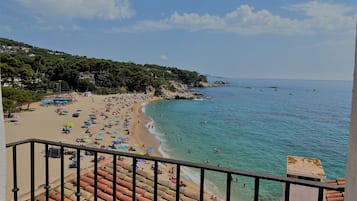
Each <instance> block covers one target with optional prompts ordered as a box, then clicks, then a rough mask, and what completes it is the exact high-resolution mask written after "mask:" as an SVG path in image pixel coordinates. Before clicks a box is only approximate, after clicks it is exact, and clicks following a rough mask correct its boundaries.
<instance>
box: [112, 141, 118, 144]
mask: <svg viewBox="0 0 357 201" xmlns="http://www.w3.org/2000/svg"><path fill="white" fill-rule="evenodd" d="M112 143H113V144H120V142H118V141H112Z"/></svg>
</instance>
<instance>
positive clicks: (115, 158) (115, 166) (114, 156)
mask: <svg viewBox="0 0 357 201" xmlns="http://www.w3.org/2000/svg"><path fill="white" fill-rule="evenodd" d="M113 200H117V155H113Z"/></svg>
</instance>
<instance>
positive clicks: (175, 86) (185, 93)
mask: <svg viewBox="0 0 357 201" xmlns="http://www.w3.org/2000/svg"><path fill="white" fill-rule="evenodd" d="M161 92H162V95H161V96H162V97H163V98H165V99H199V98H202V97H203V94H202V93H199V92H197V91H194V90H192V89H191V88H189V87H188V86H187V85H185V84H181V83H178V82H175V81H171V82H170V86H166V85H165V86H161Z"/></svg>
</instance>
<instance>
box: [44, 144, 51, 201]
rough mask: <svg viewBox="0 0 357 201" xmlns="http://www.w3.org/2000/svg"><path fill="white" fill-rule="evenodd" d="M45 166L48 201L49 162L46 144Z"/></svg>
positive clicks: (47, 196) (46, 145)
mask: <svg viewBox="0 0 357 201" xmlns="http://www.w3.org/2000/svg"><path fill="white" fill-rule="evenodd" d="M45 157H46V158H45V163H46V164H45V165H46V186H45V189H46V201H48V198H49V196H50V195H49V193H50V188H51V187H50V184H49V179H50V176H49V175H50V173H49V161H48V144H45Z"/></svg>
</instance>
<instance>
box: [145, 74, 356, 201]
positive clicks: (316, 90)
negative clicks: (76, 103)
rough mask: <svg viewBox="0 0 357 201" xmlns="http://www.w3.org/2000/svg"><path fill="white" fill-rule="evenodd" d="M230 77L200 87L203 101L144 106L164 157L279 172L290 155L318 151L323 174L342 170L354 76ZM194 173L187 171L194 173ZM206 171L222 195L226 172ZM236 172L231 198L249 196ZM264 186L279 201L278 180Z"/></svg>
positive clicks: (264, 194)
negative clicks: (343, 78)
mask: <svg viewBox="0 0 357 201" xmlns="http://www.w3.org/2000/svg"><path fill="white" fill-rule="evenodd" d="M229 81H230V84H229V85H226V86H222V87H215V88H206V89H199V90H200V91H201V92H203V93H204V94H205V95H206V96H207V97H209V98H207V99H204V100H170V101H167V100H163V101H158V102H154V103H150V104H148V105H146V106H145V113H146V114H147V115H148V116H150V117H151V118H152V119H153V123H154V125H155V129H153V130H152V132H154V133H155V135H156V136H157V137H158V138H159V139H160V140H161V141H162V147H161V151H162V152H163V154H164V155H166V156H170V157H172V158H177V159H184V160H188V161H195V162H201V163H204V162H208V163H209V164H211V165H218V164H219V165H220V166H223V167H231V168H235V169H240V170H248V171H254V172H260V173H270V174H274V175H282V176H283V175H285V171H286V157H287V155H297V156H306V157H316V158H319V159H320V160H321V161H322V164H323V166H324V169H325V172H326V175H327V178H338V177H344V176H345V168H346V160H347V159H346V157H347V143H348V129H349V115H350V111H351V95H352V81H306V80H252V79H250V80H249V79H242V80H235V79H231V80H229ZM214 148H219V149H220V152H219V153H216V152H214V151H213V150H214ZM197 174H198V173H197V172H194V171H193V172H189V175H190V177H191V178H193V179H195V178H196V176H197ZM207 177H208V179H209V180H210V181H211V182H213V184H210V185H209V189H210V190H212V191H215V192H219V193H220V194H222V195H225V183H224V182H225V181H226V176H225V175H217V174H208V175H207ZM236 178H237V177H234V181H237V182H233V184H232V195H233V196H234V199H233V200H238V199H239V198H240V199H239V200H253V198H252V189H253V187H254V184H253V180H252V179H247V178H243V177H239V178H237V180H236ZM244 184H245V186H244ZM262 184H263V185H262V186H261V189H260V197H261V200H278V199H279V197H280V196H281V184H270V183H268V182H263V183H262Z"/></svg>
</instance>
